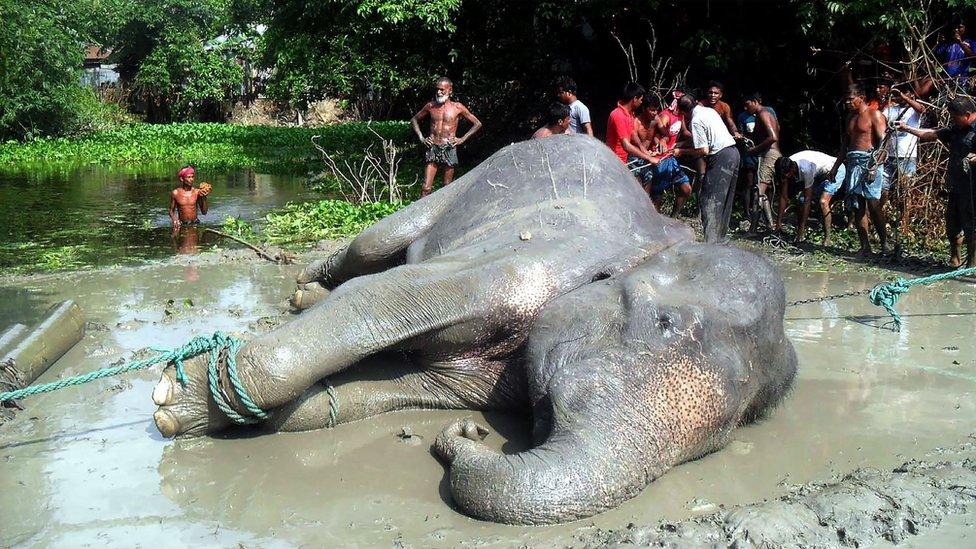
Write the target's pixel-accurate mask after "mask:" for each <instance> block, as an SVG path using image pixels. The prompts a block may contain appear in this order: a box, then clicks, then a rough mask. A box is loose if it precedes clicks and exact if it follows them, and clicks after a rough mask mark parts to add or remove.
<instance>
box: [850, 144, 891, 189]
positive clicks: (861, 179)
mask: <svg viewBox="0 0 976 549" xmlns="http://www.w3.org/2000/svg"><path fill="white" fill-rule="evenodd" d="M872 162H873V160H872V158H871V152H870V151H850V152H849V153H847V158H845V159H844V165H845V166H846V167H847V180H846V181H845V183H847V185H848V189H849V190H850V192H851V194H852V195H857V196H863V197H864V198H866V199H868V200H878V199H880V198H881V186H882V184H883V182H882V179H884V170H883V169H878V170H876V171H875V174H874V177H873V178H871V179H868V173H869V172H868V169H869V168H870V166H871V164H872Z"/></svg>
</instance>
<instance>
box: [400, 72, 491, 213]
mask: <svg viewBox="0 0 976 549" xmlns="http://www.w3.org/2000/svg"><path fill="white" fill-rule="evenodd" d="M453 87H454V85H453V84H452V83H451V79H450V78H447V77H445V76H442V77H440V78H439V79H437V82H436V83H435V91H434V100H433V101H430V102H428V103H427V104H426V105H424V107H423V108H422V109H420V112H418V113H417V114H415V115H414V117H413V118H411V119H410V125H411V126H413V131H414V133H416V134H417V138H418V139H420V142H421V143H423V144H424V145H426V146H427V147H429V149H428V150H427V154H426V155H425V156H424V160H425V161H426V162H427V166H426V168H425V169H424V187H423V191H422V192H421V196H427V195H428V194H430V193H431V192H432V191H433V190H434V177H436V176H437V169H438V168H440V167H443V168H444V175H443V178H444V179H443V180H444V185H447V184H449V183H450V182H451V181H453V180H454V168H455V167H456V166H457V163H458V158H457V147H458V146H459V145H461V144H463V143H464V142H465V141H467V140H468V138H469V137H471V136H472V135H474V133H475V132H477V131H478V130H479V129H481V121H480V120H478V118H477V117H476V116H475V115H473V114H471V111H469V110H468V108H467V107H465V106H464V105H462V104H461V103H458V102H457V101H451V91H452V90H453ZM427 116H430V135H429V136H427V137H424V134H423V132H422V131H421V130H420V121H421V120H422V119H423V118H425V117H427ZM461 117H464V119H465V120H467V121H468V122H470V123H471V129H469V130H468V132H467V133H465V134H464V135H463V136H461V138H460V139H458V138H457V127H458V120H459V118H461Z"/></svg>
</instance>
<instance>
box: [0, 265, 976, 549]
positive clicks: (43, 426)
mask: <svg viewBox="0 0 976 549" xmlns="http://www.w3.org/2000/svg"><path fill="white" fill-rule="evenodd" d="M294 271H295V269H294V268H292V267H276V266H271V265H235V266H226V265H224V266H221V265H211V266H204V265H200V266H193V265H189V266H174V265H170V266H153V267H146V268H141V269H131V270H122V271H118V270H117V271H103V272H96V273H89V274H76V275H70V276H67V277H63V278H55V277H48V278H38V279H31V280H30V281H27V282H18V283H15V284H9V285H8V286H7V287H6V288H5V289H4V294H5V296H9V297H10V299H2V300H0V327H3V326H6V325H7V324H8V323H10V322H13V321H24V320H27V321H30V320H33V318H32V317H31V314H28V313H27V312H26V311H28V310H39V309H41V308H42V306H43V305H44V304H47V303H52V302H54V301H57V300H59V299H63V298H65V297H76V298H77V299H78V300H79V302H80V304H81V305H82V306H83V307H84V308H85V310H86V311H87V313H88V317H89V319H90V320H92V321H95V322H97V323H100V324H103V325H105V326H107V327H108V328H110V329H109V330H104V331H95V330H92V331H90V332H89V334H88V335H87V336H86V338H85V340H84V341H83V342H82V344H80V345H78V346H76V347H75V348H74V349H73V350H72V351H71V352H70V353H69V355H67V356H66V357H65V358H64V359H63V360H62V361H60V362H59V363H57V364H55V366H54V367H53V369H52V371H51V372H49V373H48V374H47V375H46V376H45V377H44V378H42V379H41V381H49V380H51V379H54V378H55V377H56V376H57V375H59V374H62V373H63V374H65V375H67V374H76V373H80V372H85V371H88V370H91V369H94V368H98V367H102V366H104V365H106V364H107V363H108V362H110V361H112V360H114V359H115V358H116V357H118V356H120V355H121V354H123V353H127V352H130V351H132V350H135V349H138V348H141V347H144V346H147V345H155V346H173V345H177V344H179V343H182V342H184V341H185V340H186V339H188V338H189V337H190V336H191V335H193V334H197V333H208V332H211V331H213V330H215V329H223V330H228V331H231V330H242V331H243V330H247V329H248V327H249V326H251V328H252V329H253V328H254V326H255V324H257V325H261V322H260V321H259V319H261V318H262V317H267V316H277V315H279V314H280V313H281V311H282V310H283V309H282V307H283V303H282V302H281V297H282V296H284V295H285V293H286V292H287V290H288V289H289V287H290V285H291V284H290V280H291V277H292V276H293V274H294ZM876 281H877V280H876V278H875V277H871V276H863V275H826V274H804V273H789V272H788V273H786V282H787V287H788V289H787V292H788V298H789V299H799V298H803V297H808V296H811V295H820V294H823V293H839V292H842V291H847V290H851V289H860V288H862V287H866V286H871V285H873V284H874V283H875V282H876ZM186 297H191V298H192V301H193V305H192V306H189V305H188V304H183V299H184V298H186ZM171 299H172V300H173V302H174V304H173V305H167V302H168V301H169V300H171ZM167 309H169V311H170V313H169V314H167V313H166V312H165V311H166V310H167ZM899 309H900V310H901V311H902V312H903V314H904V318H905V322H906V324H905V327H904V328H903V330H902V332H901V333H898V334H895V333H892V332H888V331H882V330H879V329H878V328H877V325H878V324H880V323H881V322H883V321H884V320H886V319H885V318H884V317H883V316H878V315H879V312H880V311H879V310H878V309H876V308H875V307H873V306H871V305H870V304H869V303H867V301H866V300H865V299H863V298H856V299H848V300H842V301H837V302H833V303H828V304H816V305H803V306H800V307H796V308H792V309H789V310H788V315H787V321H786V327H787V331H788V333H789V335H790V337H792V338H793V341H794V342H795V344H796V348H797V352H798V354H799V358H800V373H799V378H798V380H797V384H796V388H795V390H794V391H793V393H792V395H791V396H790V397H789V398H788V400H787V401H786V403H785V404H784V405H783V406H781V407H780V408H779V409H777V410H776V411H775V412H774V413H773V414H772V415H771V416H770V417H769V418H768V419H767V420H765V421H762V422H760V423H758V424H755V425H752V426H749V427H745V428H742V429H739V430H738V431H736V433H735V441H734V442H732V444H730V446H729V447H727V448H726V449H724V450H722V451H720V452H717V453H715V454H712V455H710V456H707V457H705V458H703V459H701V460H698V461H695V462H693V463H688V464H685V465H682V466H679V467H678V468H676V469H675V470H673V471H671V472H670V473H668V474H667V475H666V476H665V477H663V478H662V479H660V480H658V481H657V482H655V483H654V484H652V485H651V486H650V487H648V488H647V489H646V490H645V491H644V492H643V493H642V494H641V495H640V496H638V497H637V498H635V499H634V500H632V501H630V502H627V503H626V504H624V505H623V506H621V507H620V508H618V509H616V510H614V511H612V512H610V513H606V514H604V515H601V516H599V517H595V518H593V519H590V520H586V521H581V522H578V523H574V524H569V525H561V526H555V527H545V528H523V527H513V526H504V525H496V524H489V523H484V522H479V521H476V520H473V519H470V518H467V517H465V516H463V515H461V514H459V513H458V512H457V511H455V510H453V509H452V507H451V505H450V503H449V501H448V500H447V493H446V490H445V483H444V471H443V468H442V467H441V466H440V465H439V464H438V462H437V461H436V460H435V459H434V458H433V457H432V456H431V454H430V450H429V443H430V442H431V441H432V440H433V437H434V436H435V434H436V433H437V432H438V431H439V430H440V429H441V428H442V427H443V425H444V424H445V423H446V422H448V421H450V420H452V419H454V418H456V417H458V416H459V415H469V416H473V417H475V418H476V419H479V420H483V421H485V422H487V424H488V425H489V426H491V428H492V430H493V432H492V435H491V436H489V438H488V439H487V440H486V442H487V443H489V444H491V445H493V446H494V447H496V448H502V449H504V450H505V451H515V450H517V449H519V448H521V447H523V446H524V444H525V442H526V440H525V433H526V431H527V428H528V427H527V425H526V424H525V421H524V420H523V419H521V418H516V417H511V416H506V415H504V414H497V415H491V416H489V417H487V418H485V417H483V416H482V415H481V414H476V413H464V412H456V411H450V412H446V411H438V412H403V413H397V414H389V415H386V416H383V417H378V418H374V419H372V420H368V421H363V422H360V423H356V424H351V425H344V426H341V427H339V428H337V429H335V430H332V431H320V432H312V433H303V434H277V435H270V436H261V437H244V438H233V439H203V440H197V441H191V442H171V441H166V440H162V439H161V438H160V437H159V436H158V434H157V433H156V430H155V428H154V427H153V425H152V422H151V413H152V411H153V409H154V407H153V405H152V403H151V401H150V396H149V395H150V392H151V388H152V385H153V382H154V380H155V378H156V377H157V375H158V370H153V371H150V372H140V373H135V374H131V375H128V376H127V377H126V378H125V379H124V380H120V379H110V380H101V381H99V382H95V383H92V384H89V385H85V386H83V387H78V388H73V389H67V390H64V391H61V392H58V393H53V394H48V395H42V396H39V397H34V398H33V399H30V400H28V401H27V405H28V409H27V410H26V411H24V412H21V413H20V414H19V415H18V416H17V418H16V419H15V420H14V421H12V422H10V423H8V424H6V425H4V426H3V427H2V428H0V467H2V475H0V494H3V497H0V545H4V546H6V545H19V544H26V545H54V544H58V545H70V546H78V545H84V544H91V545H96V544H97V545H99V546H102V545H109V546H132V545H134V544H143V545H147V546H150V545H160V544H161V545H163V546H173V545H188V544H191V543H206V544H219V545H232V544H235V543H242V544H244V545H247V546H252V545H259V546H269V547H274V546H277V545H281V546H293V545H301V544H309V545H316V546H321V545H331V544H333V543H336V542H340V541H341V542H343V543H344V544H346V545H350V546H389V545H396V544H402V545H407V546H454V545H458V544H476V545H488V546H499V547H509V546H513V545H522V544H528V545H538V546H545V545H550V544H552V543H572V542H573V536H574V534H577V533H580V532H581V531H582V532H585V531H588V530H592V529H593V528H596V527H600V528H621V527H624V526H625V525H626V524H627V523H629V522H632V521H640V522H644V523H647V522H652V521H654V520H655V519H658V518H662V519H668V520H681V519H683V518H687V517H691V516H695V515H697V514H704V513H709V512H711V511H714V510H715V509H716V508H717V506H719V505H726V506H728V505H736V504H743V503H749V502H755V501H759V500H762V499H764V498H769V497H774V496H777V495H779V494H781V493H783V492H784V491H785V490H786V487H787V485H791V484H796V483H803V482H807V481H813V480H823V479H826V478H828V477H830V476H831V475H832V474H834V473H838V472H844V471H848V470H850V469H853V468H855V467H859V466H875V467H891V466H894V465H897V464H899V463H901V462H902V461H905V460H906V459H908V458H911V457H920V456H923V455H924V454H926V453H927V452H929V451H930V450H932V449H933V448H936V447H939V446H949V445H952V444H955V443H957V442H959V441H960V440H962V439H964V438H965V437H966V436H967V435H969V434H970V433H971V432H973V425H974V420H976V399H974V398H973V392H974V390H976V358H974V357H976V338H974V337H973V334H974V333H976V291H974V288H973V286H971V285H964V284H961V283H956V282H948V283H942V284H939V285H937V286H934V287H931V288H915V289H913V290H912V292H911V293H910V294H908V295H906V296H904V297H903V299H902V302H901V303H900V304H899ZM404 427H408V428H410V429H412V431H413V432H414V433H416V434H418V435H420V436H421V437H423V439H422V440H420V441H419V444H409V443H408V442H410V441H407V442H404V441H403V440H401V439H400V438H398V437H397V436H396V433H398V432H400V430H401V429H403V428H404ZM415 442H416V441H415ZM960 531H962V530H960ZM948 535H949V536H950V537H949V538H948V539H955V538H954V537H952V531H949V532H948Z"/></svg>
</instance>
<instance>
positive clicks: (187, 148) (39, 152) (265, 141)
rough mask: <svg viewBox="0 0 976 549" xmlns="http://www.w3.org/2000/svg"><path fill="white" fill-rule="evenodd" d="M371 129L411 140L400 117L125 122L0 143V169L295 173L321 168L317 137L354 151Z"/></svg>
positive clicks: (340, 150) (345, 153)
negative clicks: (312, 124) (318, 124)
mask: <svg viewBox="0 0 976 549" xmlns="http://www.w3.org/2000/svg"><path fill="white" fill-rule="evenodd" d="M369 128H372V129H373V130H375V131H376V132H377V133H379V134H380V135H381V136H383V137H384V138H387V139H392V140H393V141H394V142H396V143H398V144H405V146H406V147H409V145H408V144H410V143H412V142H413V140H412V139H411V136H412V134H411V131H410V126H409V124H407V123H406V122H373V123H370V124H369V127H367V124H366V123H363V122H350V123H345V124H337V125H334V126H326V127H322V128H290V127H270V126H237V125H231V124H203V123H187V124H166V125H153V124H133V125H129V126H123V127H121V128H118V129H114V130H108V131H103V132H98V133H95V134H93V135H91V136H88V137H83V138H78V139H69V138H45V139H37V140H33V141H27V142H23V143H21V142H16V141H8V142H6V143H2V144H0V171H18V170H23V169H30V168H32V167H33V166H34V165H36V164H39V163H42V164H44V165H46V166H51V165H76V164H89V163H92V164H103V165H120V166H122V165H127V164H140V163H156V162H170V163H173V162H178V163H184V164H193V165H195V166H197V167H199V168H206V169H211V170H230V169H240V168H253V169H256V170H259V171H262V172H265V173H300V172H307V171H309V170H310V169H312V168H319V167H320V166H321V164H320V159H319V155H318V153H317V152H316V150H315V148H314V147H313V146H312V142H311V138H312V136H314V135H320V136H322V137H321V139H320V140H319V143H320V144H321V145H322V146H323V147H325V148H326V149H327V150H329V151H331V152H334V153H335V154H336V155H337V156H338V157H340V158H354V157H356V156H357V155H358V156H361V155H362V151H363V149H365V148H366V147H367V146H369V144H370V143H373V142H375V140H376V136H375V135H373V134H372V133H371V132H370V131H369Z"/></svg>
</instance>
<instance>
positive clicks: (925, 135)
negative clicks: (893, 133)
mask: <svg viewBox="0 0 976 549" xmlns="http://www.w3.org/2000/svg"><path fill="white" fill-rule="evenodd" d="M895 129H897V130H898V131H900V132H906V133H910V134H912V135H914V136H915V137H917V138H918V140H919V141H921V142H922V143H928V142H930V141H935V140H936V139H938V138H939V130H935V129H924V128H913V127H911V126H909V125H908V124H906V123H904V122H901V121H898V122H895Z"/></svg>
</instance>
